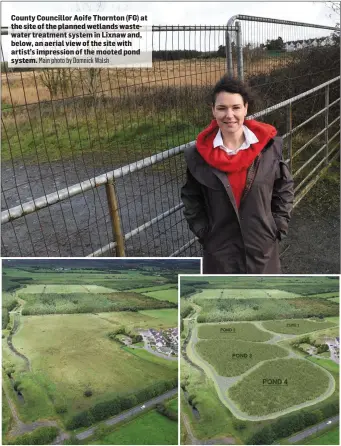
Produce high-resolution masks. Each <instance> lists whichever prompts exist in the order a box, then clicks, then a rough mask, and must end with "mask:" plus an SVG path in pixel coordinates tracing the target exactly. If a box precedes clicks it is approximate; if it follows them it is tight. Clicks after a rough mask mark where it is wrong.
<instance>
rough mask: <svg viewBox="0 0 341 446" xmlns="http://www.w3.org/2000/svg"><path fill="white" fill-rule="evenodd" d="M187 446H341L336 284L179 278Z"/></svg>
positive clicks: (332, 279) (312, 279) (301, 279)
mask: <svg viewBox="0 0 341 446" xmlns="http://www.w3.org/2000/svg"><path fill="white" fill-rule="evenodd" d="M180 296H181V299H180V306H181V313H180V314H181V336H180V339H181V360H180V361H181V362H180V364H181V390H180V392H181V395H180V396H181V403H180V407H181V427H180V429H181V444H183V445H185V444H219V445H222V444H252V445H271V444H300V445H302V444H317V445H322V444H328V445H333V444H337V445H338V444H339V362H340V356H339V354H340V353H339V340H340V338H339V331H340V329H339V278H338V277H336V276H335V277H333V276H331V277H306V276H302V277H288V276H281V277H274V276H272V277H269V276H267V277H259V276H258V277H231V276H225V277H223V276H200V277H198V276H196V277H194V276H193V277H188V276H187V277H180Z"/></svg>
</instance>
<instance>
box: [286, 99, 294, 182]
mask: <svg viewBox="0 0 341 446" xmlns="http://www.w3.org/2000/svg"><path fill="white" fill-rule="evenodd" d="M287 135H288V136H287V138H288V158H289V160H290V172H291V173H292V172H293V165H292V164H293V163H292V105H291V102H289V104H288V105H287Z"/></svg>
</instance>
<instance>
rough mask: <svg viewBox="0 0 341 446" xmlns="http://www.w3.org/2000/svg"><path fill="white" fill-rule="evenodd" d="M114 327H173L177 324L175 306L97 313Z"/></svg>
mask: <svg viewBox="0 0 341 446" xmlns="http://www.w3.org/2000/svg"><path fill="white" fill-rule="evenodd" d="M98 316H99V317H101V318H103V319H105V320H107V321H108V322H110V323H111V324H113V326H114V327H116V328H118V327H120V326H122V325H124V326H125V327H128V328H142V329H144V328H173V327H176V326H177V324H178V310H177V308H163V309H160V310H141V311H118V312H113V313H98Z"/></svg>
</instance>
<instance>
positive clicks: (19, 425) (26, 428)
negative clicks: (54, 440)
mask: <svg viewBox="0 0 341 446" xmlns="http://www.w3.org/2000/svg"><path fill="white" fill-rule="evenodd" d="M3 390H4V392H5V395H6V399H7V402H8V405H9V408H10V410H11V413H12V416H13V419H14V426H12V428H11V430H10V431H9V435H10V436H11V437H17V436H18V435H24V434H27V433H29V432H32V431H34V430H35V429H37V428H38V427H48V426H55V427H58V428H59V426H58V423H57V422H56V421H49V420H45V421H34V422H32V423H23V422H22V421H21V420H20V418H19V415H18V412H17V409H16V407H15V405H14V404H13V402H12V400H11V398H10V396H9V395H8V392H7V390H6V387H5V386H3ZM59 429H60V428H59ZM60 432H61V433H60V435H62V436H64V437H65V435H67V437H65V438H68V434H65V433H62V431H61V429H60Z"/></svg>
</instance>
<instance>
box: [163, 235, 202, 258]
mask: <svg viewBox="0 0 341 446" xmlns="http://www.w3.org/2000/svg"><path fill="white" fill-rule="evenodd" d="M197 240H198V237H194V238H192V239H191V240H190V241H189V242H187V243H186V244H185V245H183V246H182V247H181V248H179V249H178V250H177V251H175V252H173V253H172V254H170V256H169V257H176V256H178V255H179V254H181V253H182V252H184V251H186V249H187V248H189V247H190V246H191V245H193V243H194V242H196V241H197Z"/></svg>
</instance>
